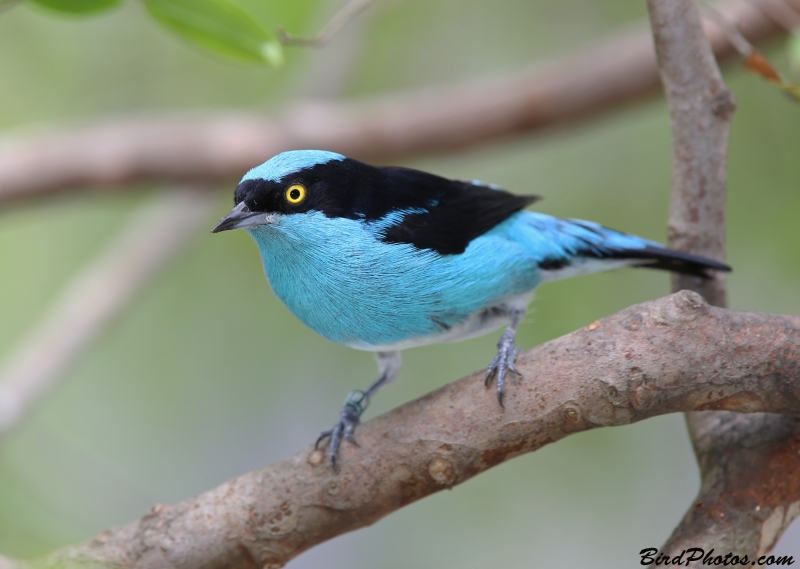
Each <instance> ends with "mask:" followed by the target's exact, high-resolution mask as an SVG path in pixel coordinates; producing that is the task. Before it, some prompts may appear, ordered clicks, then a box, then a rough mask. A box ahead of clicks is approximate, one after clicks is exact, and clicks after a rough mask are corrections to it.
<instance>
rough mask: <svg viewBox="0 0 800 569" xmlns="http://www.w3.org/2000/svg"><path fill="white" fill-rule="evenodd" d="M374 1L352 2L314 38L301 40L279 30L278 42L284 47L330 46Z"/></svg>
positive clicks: (352, 0) (355, 0)
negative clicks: (336, 36)
mask: <svg viewBox="0 0 800 569" xmlns="http://www.w3.org/2000/svg"><path fill="white" fill-rule="evenodd" d="M373 1H374V0H350V1H349V2H348V3H347V4H345V5H344V6H343V7H342V9H341V10H339V11H338V12H336V14H335V15H334V16H333V18H331V19H330V20H329V21H328V23H327V24H325V25H324V26H323V27H322V30H320V32H319V33H318V34H317V35H316V36H315V37H313V38H299V37H295V36H292V35H290V34H288V33H287V32H286V30H284V29H283V28H278V33H277V35H278V41H280V42H281V43H282V44H283V45H298V46H303V47H323V46H325V45H327V44H328V42H329V41H331V39H333V36H334V35H336V33H337V32H338V31H339V30H341V29H342V28H343V27H344V26H346V25H347V24H348V23H350V21H351V20H352V19H353V18H355V17H356V16H358V15H359V14H360V13H361V12H363V11H364V10H366V9H367V7H369V5H370V4H372V2H373Z"/></svg>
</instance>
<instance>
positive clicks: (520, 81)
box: [0, 0, 800, 203]
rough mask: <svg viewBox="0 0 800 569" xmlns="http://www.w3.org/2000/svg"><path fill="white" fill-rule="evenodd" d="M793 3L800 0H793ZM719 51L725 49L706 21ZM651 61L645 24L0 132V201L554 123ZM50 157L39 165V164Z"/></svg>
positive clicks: (568, 119) (644, 72) (398, 149)
mask: <svg viewBox="0 0 800 569" xmlns="http://www.w3.org/2000/svg"><path fill="white" fill-rule="evenodd" d="M791 2H792V4H793V5H796V6H800V0H791ZM719 9H720V10H721V11H723V12H724V13H725V14H727V15H728V16H729V18H730V20H731V21H733V22H736V24H737V26H738V27H739V29H740V30H741V31H742V34H743V35H744V36H745V37H747V38H749V41H751V42H753V43H757V42H759V41H761V40H764V39H767V38H769V37H774V36H775V35H776V34H779V33H783V30H782V29H781V28H780V27H779V26H777V25H776V24H775V23H774V22H772V20H771V19H769V18H768V17H766V16H764V14H762V13H761V12H759V11H758V10H755V9H754V8H753V7H752V6H751V5H750V4H749V3H748V2H746V1H744V0H728V1H727V2H724V3H722V4H720V6H719ZM708 33H709V34H710V36H711V38H712V43H713V45H714V46H715V50H716V53H717V54H718V55H719V56H720V57H725V56H727V55H730V54H731V53H733V52H732V49H731V47H730V45H729V43H728V41H727V39H726V37H725V35H724V33H722V32H721V31H720V30H719V28H718V27H717V26H709V29H708ZM658 89H659V79H658V70H657V67H656V63H655V57H654V54H653V48H652V39H651V37H650V34H649V32H648V30H647V29H646V27H645V26H644V25H643V26H641V27H640V28H639V29H638V30H637V31H634V32H631V33H627V34H625V35H622V36H618V37H615V38H612V39H610V40H607V41H605V42H603V43H601V44H599V45H595V46H592V47H591V49H587V50H585V51H584V52H582V53H580V54H578V55H576V56H571V57H565V58H561V59H558V60H555V61H553V62H551V63H550V64H548V65H543V66H539V67H536V68H533V69H529V70H526V71H524V72H520V73H517V74H514V75H511V76H506V77H497V78H492V79H483V80H482V81H480V82H477V83H469V84H463V85H453V86H445V87H439V88H436V89H433V90H429V91H420V92H414V93H404V94H396V95H393V96H389V97H385V98H378V99H370V100H365V101H361V102H350V103H339V104H335V103H317V104H310V103H309V104H305V105H301V106H299V107H295V108H292V109H287V110H284V111H282V112H280V113H277V114H276V115H275V116H274V117H272V118H269V117H266V118H265V117H263V116H258V115H251V114H247V113H236V112H224V113H218V114H208V115H203V116H200V117H196V118H191V117H188V116H183V117H175V116H172V117H168V116H161V117H151V118H142V117H139V118H135V119H129V120H115V121H109V122H103V123H98V124H94V125H88V126H84V127H80V128H72V129H67V128H65V129H60V130H58V129H54V130H49V131H44V132H40V133H38V134H31V135H29V136H27V137H23V136H19V137H16V138H9V139H6V141H5V143H3V142H2V141H0V203H9V202H12V201H15V200H18V201H19V200H29V199H31V198H34V197H39V196H46V195H52V194H55V193H60V192H64V191H67V190H74V189H85V188H103V189H107V188H108V187H114V186H116V187H120V186H126V185H132V184H139V183H142V182H157V183H163V182H164V181H172V182H187V181H188V182H196V181H205V182H208V181H215V180H229V179H231V178H237V177H239V176H241V174H242V172H244V171H246V170H247V169H248V168H251V167H252V166H253V165H254V164H258V163H260V162H262V161H263V160H264V159H265V158H266V157H268V156H270V155H272V154H275V153H277V152H280V151H282V150H287V149H291V148H325V149H330V150H335V151H338V152H341V153H342V154H345V155H348V156H352V157H353V158H359V159H363V160H369V161H395V160H397V159H399V158H402V157H405V156H409V155H415V154H423V153H430V152H435V151H447V150H455V149H463V148H464V147H468V146H470V145H475V144H480V143H486V142H489V141H493V140H498V139H502V138H507V137H510V136H512V135H515V134H520V133H530V132H534V131H537V130H541V129H544V128H548V127H555V126H561V125H564V124H569V123H574V122H577V121H580V120H584V119H588V118H590V117H594V116H597V115H598V114H600V113H602V112H606V111H609V110H611V109H615V108H618V107H619V106H621V105H623V104H625V103H630V102H632V101H634V100H637V99H642V98H644V97H648V96H652V95H655V94H656V93H657V92H658ZM43 163H46V164H49V165H50V167H49V168H47V169H45V170H43V169H42V168H41V165H42V164H43Z"/></svg>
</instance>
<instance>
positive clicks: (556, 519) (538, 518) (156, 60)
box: [0, 0, 800, 569]
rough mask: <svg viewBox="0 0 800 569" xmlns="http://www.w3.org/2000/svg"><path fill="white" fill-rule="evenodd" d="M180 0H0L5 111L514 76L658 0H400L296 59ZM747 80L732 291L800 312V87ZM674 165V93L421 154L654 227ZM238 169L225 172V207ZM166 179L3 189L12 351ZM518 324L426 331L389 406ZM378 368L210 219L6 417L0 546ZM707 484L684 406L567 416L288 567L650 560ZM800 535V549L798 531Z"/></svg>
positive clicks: (5, 333) (133, 493) (276, 431)
mask: <svg viewBox="0 0 800 569" xmlns="http://www.w3.org/2000/svg"><path fill="white" fill-rule="evenodd" d="M66 1H67V0H64V2H66ZM158 1H160V0H150V1H148V2H138V1H135V2H131V1H129V2H122V3H119V5H116V6H113V7H112V8H113V9H109V10H106V11H103V12H99V13H96V14H94V15H93V16H92V17H79V18H76V17H58V16H57V15H55V16H54V12H53V11H52V10H51V9H49V8H42V7H40V6H32V5H29V3H23V4H22V5H19V6H16V7H14V8H13V9H8V10H5V11H3V12H2V13H0V129H2V131H0V135H4V136H12V135H13V134H14V133H15V132H17V131H19V130H20V129H25V128H29V127H30V126H33V125H40V124H48V123H51V122H56V121H75V120H81V119H87V118H97V117H100V116H108V115H113V114H119V113H126V114H130V113H139V112H150V111H154V110H176V111H193V112H200V111H201V110H202V109H204V108H220V107H225V108H228V107H234V108H245V109H254V110H260V111H265V112H271V111H273V110H276V109H279V108H280V106H281V105H282V104H284V103H287V102H291V101H293V100H295V99H296V98H298V97H303V96H307V95H317V96H320V95H326V96H358V95H368V94H372V93H379V92H384V91H392V90H396V89H404V88H411V87H418V86H423V85H426V84H431V83H441V82H446V81H451V80H457V79H460V78H467V77H480V76H486V77H487V79H486V80H491V75H492V74H496V73H499V72H503V71H506V70H511V69H515V68H518V67H520V66H522V65H528V64H531V63H533V62H536V61H538V60H540V59H543V58H546V57H550V56H553V55H555V54H558V53H561V52H563V51H564V50H569V49H577V48H579V47H580V45H582V44H584V43H588V42H591V41H592V40H594V39H597V38H600V37H602V36H604V35H605V34H607V33H613V30H615V29H617V27H618V26H621V25H624V24H626V23H627V22H632V21H636V20H641V19H643V18H645V17H646V14H645V12H644V3H631V2H624V1H623V0H603V1H601V2H596V1H591V0H541V1H538V2H536V3H532V2H526V1H523V0H518V1H509V2H493V1H490V0H470V2H468V3H464V2H460V1H457V0H437V1H435V2H431V1H429V0H406V1H404V2H402V3H401V2H399V1H386V2H378V3H376V5H375V6H373V7H372V8H371V9H370V11H369V12H367V13H365V14H364V15H363V16H362V17H360V18H359V19H358V20H357V21H356V22H354V23H353V24H351V25H350V26H349V27H347V28H345V30H343V32H342V33H341V34H340V35H339V36H338V37H337V38H336V39H335V40H334V41H333V43H332V44H331V45H330V46H329V48H327V49H326V50H324V51H321V52H309V51H298V50H290V49H287V50H286V57H287V62H286V64H285V65H284V66H282V67H280V68H273V67H270V66H266V65H253V64H250V63H246V62H236V61H233V62H231V61H229V60H227V59H218V58H215V57H213V56H209V55H208V54H207V53H206V52H205V51H202V50H200V49H196V48H194V47H192V46H191V44H187V43H186V42H184V41H183V40H182V39H179V38H178V37H177V36H176V35H174V34H172V33H170V32H169V31H167V30H166V29H165V28H163V27H159V26H156V25H154V21H153V19H152V17H151V16H150V14H151V13H152V12H153V6H155V5H157V4H156V2H158ZM219 1H220V0H216V2H212V1H211V0H204V2H205V3H207V4H208V5H211V4H214V3H216V4H217V5H219ZM64 2H59V1H58V0H37V3H38V4H40V5H44V4H49V5H51V6H52V5H56V4H63V3H64ZM184 2H186V0H184ZM71 4H72V5H73V6H78V5H80V6H84V7H90V6H99V5H100V4H108V5H111V4H117V2H114V1H112V0H108V1H104V0H81V2H72V3H71ZM179 4H181V2H179V1H178V0H174V2H172V3H171V5H172V6H176V5H179ZM193 4H194V2H193ZM236 5H237V6H238V7H239V8H240V9H241V10H242V11H244V12H246V13H248V14H251V15H252V18H253V19H254V20H255V21H257V22H258V25H259V26H260V28H259V29H263V30H264V34H265V35H264V36H263V39H264V40H265V41H271V39H272V38H273V37H274V36H273V35H271V34H272V31H271V30H274V29H275V28H276V27H277V26H283V27H285V28H287V29H288V30H290V31H294V32H297V33H304V34H306V35H311V34H313V33H314V32H315V31H316V30H317V29H318V28H319V27H320V26H321V24H323V23H324V22H325V20H326V18H327V17H329V16H330V15H331V14H332V13H333V12H334V11H335V8H336V7H337V5H335V4H331V3H322V2H317V1H315V0H302V1H298V0H292V1H289V0H274V1H271V2H264V1H260V0H241V1H240V2H238V3H237V4H236ZM148 10H149V12H148ZM259 33H260V32H259ZM765 51H766V53H767V54H768V56H769V57H770V58H771V59H772V60H773V62H774V63H775V64H776V65H777V66H778V67H779V68H781V69H789V68H790V67H791V66H790V65H789V61H788V58H789V55H788V54H789V52H787V51H786V49H785V46H784V44H783V43H782V42H777V43H775V44H773V45H772V46H767V49H766V50H765ZM726 79H727V80H728V82H729V85H730V87H731V88H732V90H733V91H734V93H735V95H736V97H737V99H738V101H739V109H738V111H737V113H736V115H735V117H734V121H733V130H732V139H731V154H730V186H729V208H728V251H729V256H728V261H729V262H730V264H732V265H733V267H734V269H735V271H734V273H733V274H732V275H731V277H730V279H729V283H730V304H731V306H732V307H733V308H736V309H741V310H762V311H770V312H781V313H787V314H800V295H798V283H800V239H798V229H797V212H798V211H800V192H798V191H797V188H798V178H800V161H798V160H797V143H796V136H797V132H800V112H799V111H798V108H797V107H796V105H794V104H793V103H791V102H789V101H788V100H785V99H784V98H782V97H781V96H780V95H779V94H778V93H776V91H775V90H773V89H772V88H770V87H769V86H767V85H765V84H763V83H761V82H760V81H759V80H758V79H757V78H755V77H754V76H752V75H749V74H746V73H744V72H742V71H740V70H738V69H737V68H735V67H731V68H730V69H729V70H728V72H727V74H726ZM265 158H267V157H265ZM670 164H671V149H670V139H669V122H668V118H667V115H666V110H665V107H664V104H663V101H659V100H656V101H652V102H649V103H645V104H640V105H636V106H633V107H632V108H629V109H626V110H623V111H619V112H617V113H614V114H613V115H612V116H607V117H604V118H602V119H598V120H594V121H592V122H591V123H590V124H586V125H582V126H581V127H578V128H572V129H569V130H566V131H560V132H553V133H549V134H546V135H537V136H532V137H528V138H522V139H517V140H514V141H510V142H505V143H502V144H493V145H491V146H487V147H483V148H477V149H473V150H469V151H465V152H463V153H459V154H455V155H451V156H429V157H422V158H419V159H417V160H414V161H410V162H408V163H407V165H409V166H414V167H419V168H423V169H427V170H430V171H434V172H436V173H439V174H442V175H447V176H453V177H458V178H462V179H472V178H477V179H481V180H485V181H491V182H494V183H498V184H500V185H503V186H505V187H507V188H509V189H511V190H514V191H519V192H530V191H533V192H536V193H539V194H542V195H544V196H545V197H546V198H547V199H546V200H545V201H543V202H541V204H537V209H539V210H540V211H544V212H547V213H552V214H555V215H562V216H568V217H579V218H588V219H593V220H596V221H599V222H601V223H603V224H605V225H608V226H611V227H614V228H618V229H621V230H625V231H630V232H634V233H638V234H640V235H643V236H645V237H649V238H653V239H657V240H663V238H664V234H665V229H664V226H665V219H666V211H667V202H668V193H669V186H670ZM42 168H47V164H42ZM234 183H235V180H232V181H231V184H230V185H228V186H226V187H220V192H219V208H218V213H219V215H220V216H221V215H223V214H224V213H225V212H226V211H227V209H228V207H229V205H230V194H231V190H232V188H233V184H234ZM157 190H158V188H140V190H139V191H137V192H131V193H126V194H124V195H122V194H119V193H109V194H107V195H98V194H96V193H95V194H86V195H79V196H75V197H69V198H66V197H65V198H60V199H57V200H50V201H48V202H47V203H42V202H39V203H35V204H31V205H30V206H26V207H16V208H14V209H9V210H7V211H2V212H0V357H2V355H4V354H7V353H9V351H10V350H12V349H13V348H14V346H15V344H16V342H18V341H19V340H20V339H21V338H22V337H23V335H24V333H25V332H26V331H27V330H30V329H31V328H32V327H33V326H34V325H35V324H36V323H37V322H38V321H39V319H40V318H41V317H42V316H43V315H44V314H45V313H46V310H47V307H48V306H49V304H50V303H51V302H52V301H53V299H54V298H56V296H57V295H58V293H59V291H60V290H61V289H62V288H63V286H64V285H65V283H67V282H68V281H69V279H70V277H71V276H72V275H74V274H76V273H77V272H78V271H79V270H80V268H81V267H83V266H85V265H86V264H87V263H89V262H90V261H91V259H92V258H93V257H94V256H95V255H97V254H98V253H99V252H100V251H102V250H103V247H104V245H105V244H106V243H107V242H108V241H109V239H110V238H111V236H113V235H114V233H115V231H116V230H117V229H118V228H119V227H120V226H121V225H122V224H124V223H125V221H126V219H127V218H128V217H129V215H130V213H131V211H133V209H135V208H136V207H137V206H138V204H139V203H141V202H142V200H145V199H147V198H148V196H149V194H150V193H151V192H153V191H157ZM179 214H180V212H176V215H179ZM214 221H216V220H215V219H209V228H210V227H211V225H212V224H213V223H214ZM668 292H669V283H668V278H667V277H666V276H665V275H664V274H661V273H654V272H648V271H642V270H632V269H631V270H624V271H618V272H614V273H608V274H602V275H596V276H592V277H584V278H581V279H575V280H571V281H563V282H559V283H553V284H548V285H545V286H543V287H542V288H541V289H540V290H539V292H538V294H537V297H538V299H537V300H536V301H534V303H533V305H532V311H531V313H530V315H529V316H528V318H527V319H526V322H525V324H523V326H522V328H521V331H520V334H519V343H520V345H521V346H523V347H527V346H531V345H534V344H536V343H540V342H543V341H546V340H547V339H549V338H552V337H555V336H558V335H560V334H564V333H566V332H568V331H570V330H573V329H575V328H578V327H580V326H583V325H586V324H587V323H589V322H591V321H593V320H595V319H597V318H600V317H602V316H604V315H607V314H610V313H612V312H614V311H617V310H619V309H621V308H623V307H625V306H628V305H630V304H632V303H635V302H641V301H644V300H647V299H651V298H655V297H658V296H662V295H664V294H667V293H668ZM495 342H496V337H495V336H494V335H489V336H486V337H484V338H480V339H476V340H471V341H468V342H464V343H461V344H452V345H442V346H432V347H427V348H419V349H416V350H411V351H408V352H406V353H405V354H404V359H405V364H404V369H403V371H402V372H401V375H400V377H399V378H398V379H397V381H396V383H395V384H393V385H392V386H390V387H388V388H387V389H386V390H385V392H382V393H381V395H380V396H379V397H378V398H377V399H376V400H375V401H374V403H373V405H372V407H371V408H370V410H369V411H368V412H367V418H368V417H369V416H374V415H376V414H378V413H381V412H383V411H386V410H388V409H389V408H391V407H393V406H396V405H398V404H399V403H401V402H403V401H406V400H408V399H410V398H413V397H416V396H419V395H421V394H423V393H424V392H426V391H428V390H430V389H432V388H434V387H436V386H438V385H441V384H442V383H444V382H446V381H450V380H453V379H456V378H458V377H460V376H462V375H464V374H466V373H469V372H471V371H474V370H475V369H478V368H481V367H483V366H485V365H486V363H488V361H489V359H490V358H491V356H492V354H493V350H494V344H495ZM374 373H375V369H374V364H373V362H372V360H371V358H370V356H369V355H368V354H365V353H360V352H355V351H352V350H348V349H346V348H343V347H340V346H336V345H333V344H331V343H328V342H326V341H325V340H323V339H321V338H319V337H317V336H315V335H314V334H313V333H312V332H310V331H308V330H307V329H305V328H304V327H303V326H302V324H300V323H299V322H298V321H297V320H295V319H294V318H293V317H292V316H291V315H290V314H289V313H288V312H287V311H286V309H285V308H283V307H282V306H281V305H280V303H279V302H278V301H277V300H276V299H275V297H274V296H273V295H272V294H271V292H270V291H269V289H268V286H267V284H266V282H265V281H264V279H263V275H262V272H261V268H260V265H259V262H258V258H257V254H256V251H255V247H254V246H253V245H252V243H250V242H249V240H248V238H247V236H246V235H245V234H244V233H242V232H232V233H230V234H222V235H213V236H212V235H210V234H207V233H202V234H198V235H197V237H196V239H195V240H194V241H193V243H192V245H191V246H190V247H189V248H188V249H187V251H186V253H185V254H184V255H182V256H181V257H180V258H179V259H177V260H176V262H175V263H174V264H173V265H172V266H171V267H170V268H169V269H168V270H167V271H165V272H164V273H163V274H162V275H161V276H159V277H158V278H157V279H156V280H155V281H154V282H153V283H152V284H151V286H149V287H148V288H147V289H146V290H145V291H143V293H142V294H141V295H140V296H139V297H138V299H137V300H136V301H135V302H134V303H133V304H132V305H131V306H130V307H129V309H128V310H127V311H126V312H125V314H124V315H123V316H122V317H121V318H120V319H119V320H118V321H117V322H116V323H115V324H114V325H113V326H111V328H110V329H109V330H108V333H107V334H106V335H105V336H104V337H103V338H102V339H101V341H100V342H98V343H97V345H96V346H94V347H93V348H92V349H91V350H90V352H89V353H87V354H86V356H85V357H83V358H82V359H81V360H80V361H79V362H77V364H76V365H75V366H74V367H73V369H72V370H71V371H70V373H69V376H68V378H67V379H66V380H65V382H64V383H63V384H62V385H61V386H60V387H59V388H58V389H57V390H56V391H55V392H54V393H53V394H52V395H51V396H49V397H48V398H47V399H46V400H45V402H44V403H43V404H42V405H41V406H40V407H39V408H38V409H37V410H36V411H35V412H34V413H33V414H32V415H31V416H30V417H28V418H27V420H26V421H25V422H24V424H23V425H21V426H20V428H18V429H17V430H16V431H15V432H14V433H13V434H12V435H10V436H8V437H6V438H5V439H4V440H2V441H0V551H2V552H4V553H7V554H9V555H15V556H31V555H37V554H42V553H45V552H47V551H49V550H51V549H53V548H55V547H59V546H63V545H66V544H69V543H71V542H76V541H82V540H85V539H87V538H89V537H91V536H93V535H94V534H96V533H98V532H100V531H102V530H103V529H104V528H106V527H108V526H109V525H114V524H120V523H125V522H128V521H131V520H133V519H135V518H136V517H138V516H140V515H142V514H143V513H144V512H145V511H146V510H147V508H148V507H149V506H151V505H152V504H153V503H155V502H172V501H177V500H181V499H183V498H186V497H188V496H190V495H192V494H195V493H197V492H201V491H203V490H206V489H208V488H210V487H212V486H214V485H216V484H219V483H221V482H223V481H224V480H226V479H227V478H230V477H232V476H235V475H236V474H239V473H241V472H244V471H246V470H248V469H252V468H256V467H258V466H261V465H263V464H265V463H267V462H270V461H273V460H276V459H279V458H282V457H283V456H285V455H287V454H289V453H291V452H294V451H296V450H298V449H300V448H302V447H303V446H304V445H306V444H308V443H309V442H310V441H312V440H314V438H315V437H316V434H317V433H318V431H319V430H321V429H323V428H327V427H328V426H329V424H330V423H331V422H332V421H333V420H334V418H335V416H336V413H337V411H338V407H339V405H340V404H341V401H342V399H343V398H344V396H345V394H346V393H347V392H348V391H349V390H350V389H352V388H354V387H359V386H365V385H367V384H368V383H369V382H370V381H371V380H372V379H373V375H374ZM526 381H535V378H526ZM511 389H512V390H513V385H512V386H511ZM490 395H491V393H490V394H489V396H490ZM511 396H513V391H511ZM697 485H698V477H697V467H696V465H695V463H694V459H693V457H692V454H691V449H690V446H689V443H688V439H687V437H686V434H685V430H684V427H683V425H682V419H681V417H680V416H670V417H664V418H659V419H656V420H651V421H647V422H645V423H642V424H638V425H633V426H630V427H625V428H616V429H606V430H601V431H596V432H590V433H584V434H581V435H577V436H573V437H570V438H569V439H566V440H564V441H562V442H560V443H558V444H557V445H553V446H551V447H547V448H545V449H543V450H541V451H539V452H537V453H534V454H532V455H528V456H525V457H521V458H518V459H515V460H513V461H511V462H510V463H508V464H505V465H503V466H501V467H498V468H496V469H494V470H493V471H491V472H489V473H487V474H485V475H483V476H480V477H478V478H477V479H474V480H472V481H470V482H468V483H466V484H465V485H463V486H460V487H457V488H455V489H454V490H453V491H451V492H445V493H441V494H439V495H436V496H433V497H432V498H429V499H427V500H425V501H423V502H421V503H418V504H415V505H412V506H410V507H408V508H406V509H404V510H402V511H400V512H398V513H396V514H394V515H392V516H390V517H389V518H387V519H385V520H383V521H382V522H380V523H379V524H376V525H375V526H373V527H371V528H367V529H365V530H361V531H359V532H356V533H354V534H350V535H347V536H344V537H342V538H338V539H336V540H334V541H332V542H330V543H327V544H324V545H323V546H321V547H319V548H317V549H315V550H313V551H311V552H308V553H307V554H304V555H303V556H301V557H300V558H298V559H297V560H296V561H295V562H293V564H292V565H290V566H293V567H297V568H299V567H312V566H325V567H329V568H336V567H365V568H372V567H386V568H394V567H397V568H398V569H400V568H402V569H406V568H407V567H441V566H447V567H465V568H478V567H488V566H493V567H494V566H525V567H538V566H541V567H551V566H556V567H572V566H579V565H588V564H591V566H596V567H605V566H608V567H612V566H613V567H616V566H619V565H620V564H622V565H632V564H633V563H635V562H636V557H635V555H636V552H638V551H639V550H640V549H642V548H644V547H652V546H657V545H659V544H660V543H662V542H663V541H664V540H665V538H666V537H667V536H668V534H669V532H670V531H671V529H672V528H673V527H674V525H675V524H676V523H677V522H678V520H679V519H680V517H681V516H682V515H683V512H684V509H685V507H686V506H688V504H689V503H690V501H691V498H693V496H694V493H695V492H696V490H697ZM797 541H800V540H797ZM785 543H786V544H787V545H782V547H790V545H788V543H789V542H788V541H786V540H785ZM785 551H787V552H792V553H794V554H795V557H798V556H800V551H797V548H796V547H795V550H794V551H792V550H791V549H786V550H785Z"/></svg>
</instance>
